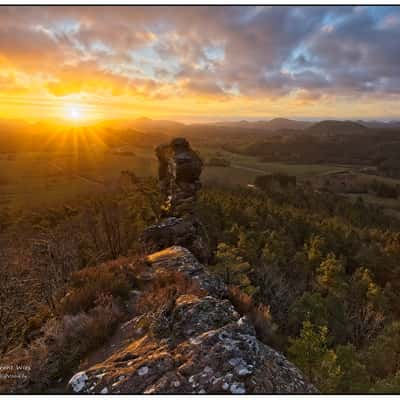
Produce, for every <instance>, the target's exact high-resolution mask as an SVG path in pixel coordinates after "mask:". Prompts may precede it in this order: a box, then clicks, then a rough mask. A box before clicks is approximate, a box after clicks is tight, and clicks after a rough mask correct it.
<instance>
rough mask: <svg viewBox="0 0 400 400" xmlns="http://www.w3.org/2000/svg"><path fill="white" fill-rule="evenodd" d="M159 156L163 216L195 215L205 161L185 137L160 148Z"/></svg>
mask: <svg viewBox="0 0 400 400" xmlns="http://www.w3.org/2000/svg"><path fill="white" fill-rule="evenodd" d="M156 155H157V158H158V161H159V169H158V178H159V181H160V189H161V193H162V196H163V200H164V204H163V211H164V215H165V216H174V217H183V216H185V215H187V214H189V215H191V214H193V213H194V206H195V203H196V196H197V192H198V190H199V189H200V188H201V183H200V175H201V170H202V167H203V162H202V161H201V159H200V157H199V156H198V155H197V153H195V152H194V151H193V150H192V149H191V147H190V145H189V142H188V141H187V140H186V139H184V138H177V139H173V140H172V141H171V143H169V144H164V145H160V146H158V147H157V149H156Z"/></svg>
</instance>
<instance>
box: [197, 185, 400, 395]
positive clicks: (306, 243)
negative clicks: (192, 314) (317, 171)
mask: <svg viewBox="0 0 400 400" xmlns="http://www.w3.org/2000/svg"><path fill="white" fill-rule="evenodd" d="M202 214H203V220H204V223H205V224H206V225H207V228H208V232H209V235H210V239H211V242H212V244H213V245H214V246H215V248H216V257H215V264H214V265H212V266H210V269H211V270H212V271H214V272H215V273H217V274H219V275H220V276H221V277H223V278H224V279H225V281H226V282H227V283H229V284H230V285H235V286H238V287H239V288H240V290H241V291H243V292H244V293H246V294H247V295H248V296H249V297H250V298H252V299H253V300H254V301H255V302H256V303H262V304H265V305H268V306H269V307H270V312H271V316H272V321H273V323H274V324H275V330H274V342H275V343H274V345H275V346H277V347H278V348H280V349H281V350H283V351H284V352H285V353H286V354H288V355H289V357H290V358H291V359H292V360H293V361H294V362H295V364H296V365H298V366H299V367H300V368H301V369H302V370H303V372H304V373H306V375H307V376H308V377H309V378H310V379H311V381H312V382H313V383H315V385H316V386H317V387H318V388H319V389H320V390H321V391H322V392H339V393H342V392H386V391H388V392H398V391H399V390H400V387H399V378H398V375H397V374H398V361H399V360H398V352H399V350H400V347H399V346H400V344H399V343H400V342H399V336H400V315H399V313H400V308H399V295H398V293H399V285H400V267H399V261H400V234H399V222H398V221H397V220H392V219H389V218H387V217H385V216H383V215H381V214H380V212H378V211H376V210H375V209H373V208H371V207H370V206H366V205H365V204H364V203H363V202H362V201H361V200H360V201H358V202H356V204H353V205H352V204H350V203H349V202H347V201H344V200H340V199H339V198H338V197H336V196H333V195H320V194H316V193H306V192H305V191H303V190H298V189H297V190H291V191H286V192H285V193H282V192H279V193H273V192H269V193H262V192H260V191H252V190H243V189H237V190H232V189H220V188H219V189H218V188H210V189H207V190H205V191H204V193H203V197H202Z"/></svg>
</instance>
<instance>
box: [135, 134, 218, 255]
mask: <svg viewBox="0 0 400 400" xmlns="http://www.w3.org/2000/svg"><path fill="white" fill-rule="evenodd" d="M156 155H157V158H158V160H159V170H158V178H159V183H160V190H161V195H162V198H163V204H162V215H163V216H164V217H165V218H164V220H163V221H162V222H161V223H158V224H156V225H153V226H150V227H149V228H147V229H146V230H145V232H144V233H143V235H142V242H143V247H144V248H145V250H146V251H147V252H149V251H157V250H161V249H163V248H166V247H168V246H173V245H180V246H184V247H186V248H188V249H189V250H190V251H192V252H193V254H194V255H195V256H196V257H197V258H198V259H199V260H201V261H202V262H205V263H207V262H208V260H209V258H210V250H209V246H208V239H207V236H206V234H205V230H204V229H203V227H202V225H201V223H200V221H199V220H198V219H197V218H196V213H195V207H196V198H197V192H198V190H199V189H200V188H201V183H200V175H201V171H202V168H203V162H202V161H201V159H200V157H199V156H198V155H197V153H196V152H194V151H193V150H192V149H191V148H190V145H189V143H188V141H187V140H186V139H183V138H177V139H173V140H172V141H171V143H169V144H163V145H160V146H158V147H157V149H156Z"/></svg>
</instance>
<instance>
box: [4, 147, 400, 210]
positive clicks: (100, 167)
mask: <svg viewBox="0 0 400 400" xmlns="http://www.w3.org/2000/svg"><path fill="white" fill-rule="evenodd" d="M119 150H123V151H124V152H127V151H130V152H132V155H129V154H126V153H125V154H124V155H122V154H115V152H113V153H111V152H107V151H104V148H95V147H91V148H89V149H87V150H86V151H85V153H84V154H83V153H79V152H77V153H18V154H16V155H15V156H14V155H10V154H2V155H1V156H0V202H1V203H7V204H8V205H9V206H12V207H16V208H21V207H24V208H25V207H38V206H47V205H51V204H55V203H58V204H60V203H62V202H64V201H66V200H70V199H73V198H76V197H77V196H80V195H85V194H87V193H93V192H101V191H103V190H106V189H108V188H111V187H112V183H113V182H115V181H116V180H117V179H118V177H119V176H120V173H121V171H123V170H128V169H129V170H133V171H134V172H135V173H136V174H137V175H138V176H156V173H157V159H156V157H155V154H154V149H152V148H133V147H129V146H126V147H124V148H123V149H119ZM197 150H198V151H199V153H200V155H201V156H202V158H203V159H204V160H207V159H209V158H213V157H222V158H224V159H226V160H229V161H230V166H229V167H215V166H206V167H205V168H204V171H203V174H202V180H203V182H204V183H205V184H211V183H213V184H215V183H216V184H223V185H236V184H239V185H247V184H252V183H253V182H254V178H255V177H256V176H257V175H261V174H266V173H273V172H280V173H286V174H289V175H295V176H296V177H297V179H298V180H299V181H304V180H307V179H311V180H312V178H313V177H317V176H321V175H329V174H332V173H335V172H339V171H343V170H351V169H352V168H354V166H353V167H352V166H344V165H316V164H285V163H271V162H270V163H265V162H261V161H259V160H258V159H257V158H255V157H251V156H245V155H240V154H235V153H230V152H228V151H225V150H223V149H221V148H216V147H202V148H198V149H197ZM359 175H360V176H361V175H362V176H363V178H364V179H373V178H377V179H383V180H385V181H388V180H389V178H379V177H375V176H370V175H365V174H359ZM390 181H395V182H396V183H398V182H399V181H396V180H392V179H390ZM366 200H367V201H371V202H374V201H373V200H374V199H366ZM391 206H393V205H392V204H391ZM390 208H392V209H395V207H390Z"/></svg>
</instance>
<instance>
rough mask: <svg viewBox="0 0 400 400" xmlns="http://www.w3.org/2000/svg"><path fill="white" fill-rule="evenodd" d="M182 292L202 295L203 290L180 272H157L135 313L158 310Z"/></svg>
mask: <svg viewBox="0 0 400 400" xmlns="http://www.w3.org/2000/svg"><path fill="white" fill-rule="evenodd" d="M182 294H193V295H196V296H202V295H204V294H205V292H204V291H203V290H202V289H201V288H200V286H199V285H198V283H197V282H194V281H193V280H191V279H190V278H188V277H187V276H186V275H185V274H183V273H182V272H163V273H159V274H158V275H157V277H156V278H155V279H154V281H153V282H152V284H151V287H150V289H149V290H147V291H146V292H145V293H144V294H143V295H142V296H141V297H140V299H139V302H138V304H137V313H140V314H142V313H147V312H152V311H156V310H159V309H160V308H161V307H162V306H163V305H165V304H168V303H170V302H171V301H172V302H173V301H174V300H175V299H177V298H178V297H179V296H180V295H182Z"/></svg>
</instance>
